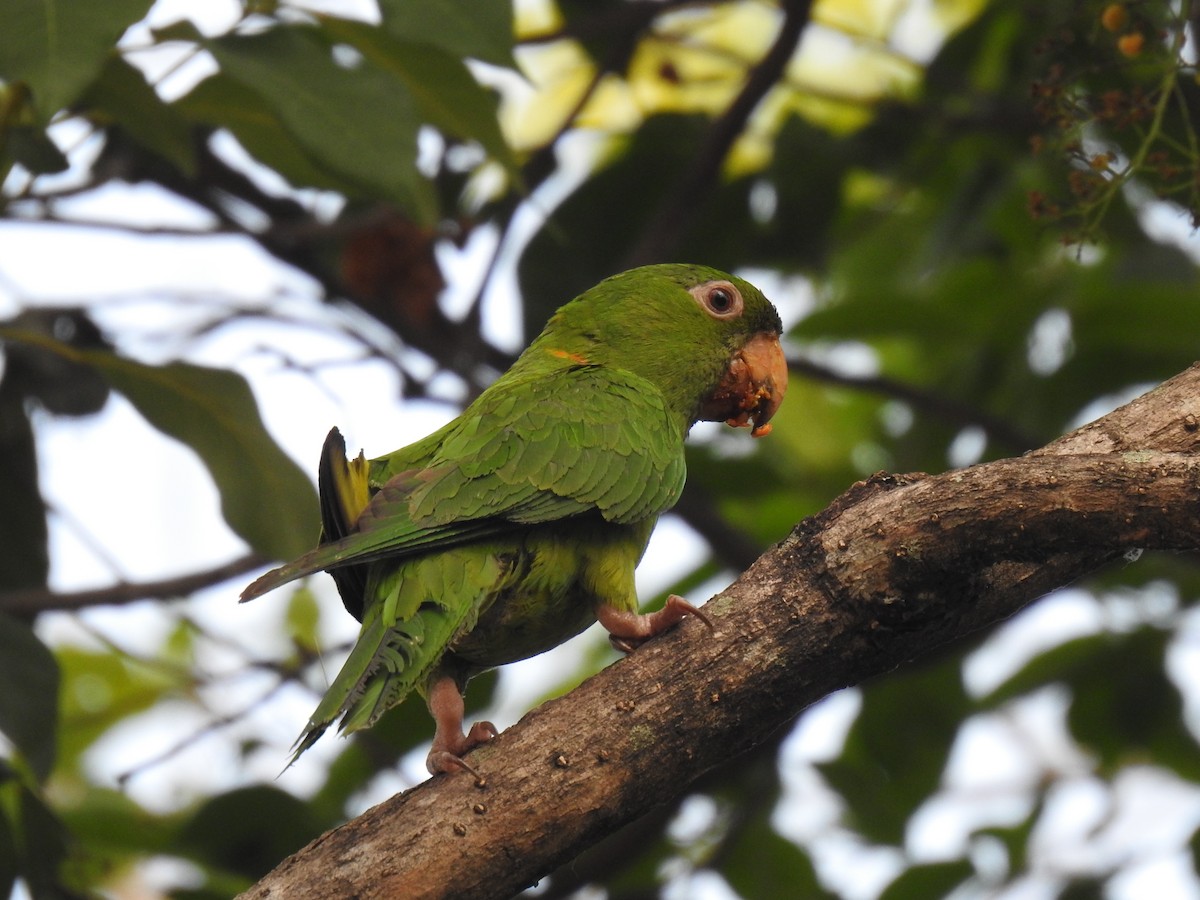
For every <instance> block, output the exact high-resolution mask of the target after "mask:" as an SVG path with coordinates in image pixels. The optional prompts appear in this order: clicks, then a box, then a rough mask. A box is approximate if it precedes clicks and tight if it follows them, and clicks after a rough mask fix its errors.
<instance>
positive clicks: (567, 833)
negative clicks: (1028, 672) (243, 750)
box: [243, 366, 1200, 900]
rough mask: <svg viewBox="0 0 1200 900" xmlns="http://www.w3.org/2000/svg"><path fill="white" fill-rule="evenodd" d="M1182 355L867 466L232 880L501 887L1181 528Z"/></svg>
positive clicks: (1188, 396)
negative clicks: (702, 579) (673, 611)
mask: <svg viewBox="0 0 1200 900" xmlns="http://www.w3.org/2000/svg"><path fill="white" fill-rule="evenodd" d="M1198 423H1200V367H1197V366H1193V367H1192V368H1191V369H1189V370H1188V371H1186V372H1184V373H1182V374H1180V375H1178V376H1176V377H1175V378H1173V379H1171V380H1170V381H1168V382H1166V383H1165V384H1163V385H1162V386H1160V387H1159V388H1157V389H1155V390H1154V391H1152V392H1150V393H1149V394H1147V395H1145V396H1143V397H1141V398H1139V399H1137V400H1135V401H1134V402H1132V403H1130V404H1128V405H1127V406H1125V407H1122V408H1121V409H1119V410H1117V411H1115V412H1113V413H1111V414H1110V415H1108V416H1106V417H1104V418H1103V419H1101V420H1099V421H1097V422H1095V423H1093V424H1091V425H1089V426H1086V427H1085V428H1082V429H1080V430H1079V431H1076V432H1073V433H1072V434H1070V435H1067V436H1065V437H1063V438H1061V439H1059V440H1058V441H1056V442H1054V443H1053V444H1050V445H1049V446H1047V447H1045V448H1043V449H1041V450H1038V451H1036V452H1034V453H1031V454H1027V455H1026V456H1024V457H1021V458H1017V459H1005V460H1000V461H997V462H993V463H987V464H983V465H978V466H973V467H971V468H968V469H964V470H959V471H954V472H948V473H945V474H943V475H937V476H926V475H919V474H918V475H901V476H892V475H879V476H876V477H874V478H872V479H870V480H868V481H865V482H860V483H859V484H856V485H854V486H853V487H852V488H851V489H850V490H849V491H847V492H846V493H845V494H844V495H842V496H841V497H839V498H838V499H837V500H836V501H834V503H833V504H832V505H831V506H830V507H829V508H828V509H826V510H825V511H824V512H822V513H820V514H819V515H817V516H814V517H812V518H810V519H806V520H805V521H804V522H801V523H800V524H799V525H798V526H797V527H796V528H795V530H794V531H793V532H792V534H791V535H790V536H789V537H788V538H787V539H786V540H784V541H783V542H781V543H780V544H779V545H778V546H776V547H775V548H774V549H772V550H770V551H769V552H768V553H766V554H765V555H763V556H762V557H761V558H760V559H759V560H758V561H757V562H756V563H755V564H754V565H753V566H752V567H751V568H750V569H749V570H747V572H746V573H745V574H744V575H743V576H742V577H741V578H740V579H739V580H738V581H737V582H736V583H735V584H734V585H732V586H731V587H730V588H729V589H728V590H726V591H724V592H723V593H722V594H721V595H719V596H718V597H716V598H714V599H713V600H712V601H710V602H709V604H708V605H707V607H706V611H707V612H708V613H709V614H710V615H711V616H712V618H713V621H714V624H715V632H713V633H709V632H708V631H707V630H706V629H705V628H704V627H703V625H702V624H700V623H699V622H696V621H694V620H689V621H685V622H684V623H683V624H682V625H681V627H679V628H677V629H676V630H675V631H673V632H672V633H670V634H667V635H665V636H663V637H662V638H659V639H657V640H655V641H652V642H650V643H649V644H647V645H645V646H643V647H641V648H639V649H638V650H637V651H636V652H635V653H633V654H632V655H631V656H629V657H628V658H626V659H624V660H622V661H620V662H618V663H616V664H615V665H613V666H611V667H609V668H608V669H605V670H604V671H603V672H600V673H599V674H598V675H596V676H595V677H593V678H591V679H589V680H588V681H587V682H585V683H584V684H582V685H580V686H579V687H578V688H577V689H576V690H574V691H572V692H571V693H570V694H568V695H567V696H565V697H562V698H560V699H558V700H554V701H551V702H549V703H546V704H543V705H542V706H541V707H539V708H538V709H536V710H534V711H533V712H531V713H529V714H528V715H527V716H525V717H524V718H523V719H522V720H521V721H520V722H519V723H517V724H516V725H514V726H513V727H512V728H509V729H508V730H507V731H505V732H504V733H503V734H501V735H500V736H499V737H498V738H497V739H496V740H495V741H493V742H492V743H491V744H489V745H486V746H484V747H481V748H479V749H478V750H476V751H475V752H473V753H472V754H470V756H469V759H470V762H471V763H472V765H474V766H476V767H477V768H478V769H479V770H480V771H481V772H483V773H484V774H485V776H486V778H485V783H484V784H482V785H476V784H475V783H474V781H473V779H472V778H471V777H470V776H468V775H466V774H460V773H456V774H452V775H442V776H438V777H436V778H433V779H431V780H430V781H427V782H425V783H424V784H421V785H418V786H417V787H415V788H413V789H411V790H409V791H406V792H404V793H403V794H399V795H397V796H395V797H392V798H391V799H389V800H387V801H385V802H384V803H381V804H380V805H378V806H376V807H374V808H373V809H371V810H368V811H367V812H366V813H364V814H363V815H362V816H359V817H358V818H357V819H354V820H353V821H351V822H348V823H346V824H345V825H343V826H341V827H339V828H336V829H334V830H333V831H331V832H329V833H328V834H326V835H324V836H322V837H321V838H319V839H317V840H316V841H314V842H313V843H311V844H310V845H309V846H308V847H305V848H304V849H303V850H301V851H299V852H298V853H296V854H295V855H293V856H292V857H290V858H288V859H287V860H285V861H284V862H283V863H281V864H280V865H279V867H278V868H276V869H275V870H274V871H273V872H271V873H270V874H269V875H267V876H266V877H265V878H263V879H262V881H260V882H259V883H258V884H257V885H256V886H255V887H254V888H252V889H251V890H250V891H248V892H247V893H246V894H245V895H243V896H245V897H249V898H257V900H263V898H268V897H270V898H283V897H286V898H289V900H290V898H315V897H321V898H327V897H351V896H353V897H362V898H367V897H380V898H382V897H405V898H433V897H455V898H483V897H507V896H510V895H512V894H513V893H515V892H517V891H519V890H520V889H522V888H524V887H526V886H527V885H530V884H533V883H534V882H536V881H537V879H538V878H540V877H542V876H543V875H544V874H545V873H547V872H550V871H552V870H553V869H554V868H555V867H557V866H558V865H560V864H561V863H563V862H564V861H566V860H568V859H570V858H571V857H573V856H574V855H576V854H578V853H579V852H580V851H581V850H583V849H584V848H586V847H588V846H589V845H591V844H592V843H594V842H596V841H598V840H599V839H600V838H602V837H604V836H605V835H607V834H609V833H610V832H612V831H614V830H615V829H616V828H618V827H619V826H621V825H622V824H624V823H626V822H629V821H632V820H633V819H635V818H637V817H638V816H640V815H642V814H643V813H645V812H646V811H647V810H649V809H651V808H652V807H654V806H656V805H658V804H661V803H664V802H666V801H668V800H669V799H671V798H673V797H676V796H678V795H679V794H681V793H683V792H684V791H686V790H687V789H688V785H689V784H690V783H691V781H692V780H693V779H695V778H696V777H697V776H698V775H700V774H701V773H703V772H705V771H706V770H707V769H709V768H711V767H713V766H715V765H716V764H718V763H720V762H722V761H725V760H728V759H730V758H732V757H734V756H736V755H737V754H739V753H742V752H743V751H745V750H747V749H749V748H751V747H753V746H755V745H756V744H757V743H759V742H761V741H763V740H765V739H766V738H767V737H768V736H769V735H770V734H771V733H772V732H773V731H775V730H776V729H778V728H779V727H781V726H782V725H784V724H786V723H787V722H788V721H790V720H791V719H792V718H793V717H794V716H795V715H796V714H797V713H798V712H800V711H801V710H802V709H804V708H805V707H806V706H808V705H809V704H811V703H813V702H814V701H816V700H818V699H820V698H821V697H823V696H825V695H826V694H828V693H829V692H831V691H833V690H835V689H837V688H840V687H843V686H846V685H850V684H856V683H858V682H860V681H863V680H865V679H867V678H870V677H872V676H876V675H879V674H881V673H883V672H886V671H888V670H890V669H892V668H893V667H895V666H897V665H899V664H901V663H903V662H905V661H906V660H910V659H913V658H916V657H919V656H921V655H922V654H925V653H928V652H929V651H930V650H932V649H934V648H936V647H938V646H939V645H941V644H943V643H945V642H947V641H950V640H954V639H956V638H958V637H961V636H962V635H965V634H967V633H969V632H971V631H974V630H977V629H979V628H982V627H984V626H986V625H988V624H991V623H993V622H996V621H997V620H999V619H1002V618H1005V617H1007V616H1010V615H1012V614H1013V613H1014V612H1016V611H1017V610H1019V609H1020V608H1021V607H1023V606H1025V605H1026V604H1028V603H1029V602H1031V601H1033V600H1035V599H1037V598H1038V597H1040V596H1041V595H1043V594H1045V593H1046V592H1047V591H1049V590H1052V589H1054V588H1056V587H1059V586H1061V585H1064V584H1067V583H1069V582H1070V581H1072V580H1074V579H1076V578H1079V577H1080V576H1082V575H1085V574H1087V573H1088V572H1090V571H1092V570H1094V569H1095V568H1096V567H1097V566H1099V565H1101V564H1103V563H1104V562H1106V561H1108V560H1110V559H1112V558H1114V557H1117V556H1120V555H1121V554H1122V553H1125V552H1126V551H1128V550H1130V549H1134V548H1148V549H1168V550H1193V549H1196V548H1197V547H1198V546H1200V502H1198V498H1200V491H1198V487H1200V453H1197V447H1198V445H1200V426H1198Z"/></svg>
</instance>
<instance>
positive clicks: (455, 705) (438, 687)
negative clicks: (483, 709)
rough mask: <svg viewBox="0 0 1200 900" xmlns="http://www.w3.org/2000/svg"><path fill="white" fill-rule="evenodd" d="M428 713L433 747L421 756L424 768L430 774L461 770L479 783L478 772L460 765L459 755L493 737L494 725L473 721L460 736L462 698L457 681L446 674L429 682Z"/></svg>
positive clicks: (462, 711)
mask: <svg viewBox="0 0 1200 900" xmlns="http://www.w3.org/2000/svg"><path fill="white" fill-rule="evenodd" d="M429 712H430V714H432V716H433V721H434V722H435V723H436V725H437V728H436V730H435V731H434V733H433V747H432V748H431V749H430V751H429V755H428V756H427V757H425V768H427V769H428V770H429V771H430V773H431V774H433V775H437V774H438V773H439V772H454V771H456V770H459V769H461V770H462V771H464V772H470V773H471V774H472V775H474V776H475V780H476V781H479V780H480V775H479V773H478V772H476V771H475V770H474V769H473V768H471V767H470V766H468V765H467V764H466V763H465V762H463V759H462V755H463V754H464V753H466V752H467V751H469V750H471V749H472V748H473V747H478V746H479V745H480V744H484V743H487V742H488V741H490V740H491V739H492V738H494V737H495V736H496V733H497V732H496V726H495V725H493V724H492V723H491V722H476V723H475V724H474V725H472V726H471V730H470V731H469V732H468V733H466V734H463V713H464V712H465V706H464V704H463V695H462V691H460V690H459V688H458V682H457V681H455V680H454V679H453V678H452V677H451V676H449V675H438V676H435V677H434V678H433V679H432V680H431V681H430V683H429Z"/></svg>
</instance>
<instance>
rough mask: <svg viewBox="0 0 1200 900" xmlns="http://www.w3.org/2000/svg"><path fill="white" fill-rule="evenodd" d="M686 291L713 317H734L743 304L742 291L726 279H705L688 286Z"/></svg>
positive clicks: (739, 311)
mask: <svg viewBox="0 0 1200 900" xmlns="http://www.w3.org/2000/svg"><path fill="white" fill-rule="evenodd" d="M688 293H689V294H691V295H692V296H693V297H694V298H695V299H696V302H697V303H699V304H700V308H701V309H703V310H704V311H705V312H706V313H708V314H709V315H710V316H712V317H713V318H714V319H736V318H737V317H738V316H740V315H741V314H742V310H743V308H744V306H745V304H744V303H743V301H742V292H741V291H739V290H738V289H737V288H736V287H734V286H733V285H732V284H731V283H730V282H728V281H706V282H704V284H698V285H696V286H695V287H693V288H689V289H688Z"/></svg>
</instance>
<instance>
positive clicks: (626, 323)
mask: <svg viewBox="0 0 1200 900" xmlns="http://www.w3.org/2000/svg"><path fill="white" fill-rule="evenodd" d="M782 330H783V326H782V324H781V322H780V320H779V313H778V312H777V311H776V310H775V307H774V306H772V305H771V301H769V300H768V299H767V298H766V297H764V296H763V294H762V292H761V291H760V290H758V288H756V287H754V285H752V284H750V283H749V282H747V281H745V280H743V279H741V278H738V277H736V276H734V275H729V274H727V273H725V272H721V271H719V270H717V269H711V268H707V267H705V266H694V265H683V264H667V265H653V266H643V267H641V268H638V269H631V270H629V271H628V272H622V273H621V274H620V275H614V276H612V277H611V278H607V279H605V280H604V281H602V282H600V284H598V285H596V287H594V288H592V289H591V290H590V291H587V292H586V293H584V294H582V295H581V296H579V297H577V298H575V299H574V300H572V301H571V302H570V303H568V304H567V305H566V306H564V307H562V309H560V310H559V311H558V312H557V313H556V314H555V315H554V317H553V318H552V319H551V320H550V322H549V323H548V324H547V326H546V330H545V331H543V332H542V334H541V336H539V338H538V339H537V341H535V342H534V345H533V346H532V347H531V348H530V350H531V351H535V350H536V348H540V351H541V352H547V351H548V352H549V353H551V354H556V355H560V356H561V358H562V359H563V360H564V362H566V363H568V364H576V365H607V366H614V367H619V368H622V369H626V370H628V371H631V372H634V373H636V374H637V375H640V376H641V377H643V378H645V379H646V380H648V381H650V382H651V383H652V384H654V385H655V386H656V387H657V388H658V389H659V390H660V391H661V392H662V394H663V397H664V398H665V399H666V400H667V403H668V405H669V406H670V407H671V411H672V412H673V413H675V414H676V416H677V417H678V418H679V420H680V421H681V422H682V423H683V427H684V428H685V429H686V428H690V427H691V425H692V423H694V422H696V421H701V420H703V421H708V422H721V421H724V422H727V423H728V424H730V425H733V426H743V425H744V426H750V427H751V429H752V430H751V434H753V435H754V436H755V437H761V436H763V435H765V434H767V433H768V432H769V431H770V430H771V426H770V424H769V423H770V419H771V417H772V416H773V415H774V414H775V412H776V410H778V409H779V405H780V404H781V403H782V402H783V395H784V393H785V392H786V390H787V383H788V370H787V361H786V360H785V359H784V356H783V350H782V348H781V347H780V345H779V335H780V333H781V332H782Z"/></svg>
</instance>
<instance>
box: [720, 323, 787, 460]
mask: <svg viewBox="0 0 1200 900" xmlns="http://www.w3.org/2000/svg"><path fill="white" fill-rule="evenodd" d="M787 385H788V368H787V360H786V359H785V358H784V356H783V348H782V347H781V346H780V345H779V336H778V335H776V334H772V333H770V332H760V333H758V334H756V335H754V337H752V338H750V340H748V341H747V342H746V343H745V344H743V345H742V347H741V348H740V349H739V350H738V351H737V352H736V353H734V354H733V358H732V359H730V361H729V367H728V368H727V369H726V370H725V375H724V376H723V377H722V378H721V383H720V384H719V385H717V389H716V390H715V391H713V392H712V394H711V395H710V396H709V397H708V399H707V400H705V401H704V403H703V404H701V407H700V413H699V418H701V419H703V420H704V421H706V422H720V421H724V422H725V423H726V424H727V425H732V426H733V427H734V428H740V427H742V426H752V429H751V431H750V434H752V435H753V436H754V437H763V436H764V435H767V434H770V432H771V424H770V421H771V417H772V416H774V415H775V412H776V411H777V410H778V409H779V407H780V405H781V404H782V403H783V395H784V394H785V393H786V392H787Z"/></svg>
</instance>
